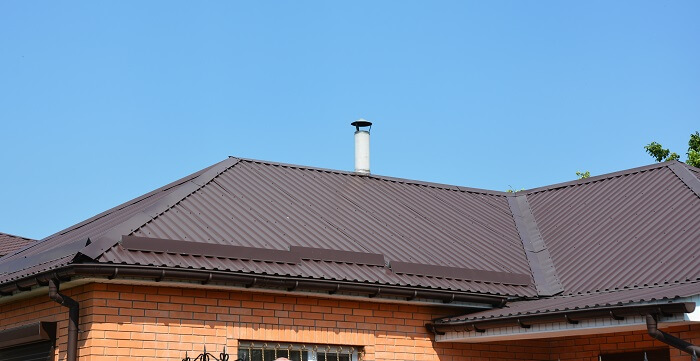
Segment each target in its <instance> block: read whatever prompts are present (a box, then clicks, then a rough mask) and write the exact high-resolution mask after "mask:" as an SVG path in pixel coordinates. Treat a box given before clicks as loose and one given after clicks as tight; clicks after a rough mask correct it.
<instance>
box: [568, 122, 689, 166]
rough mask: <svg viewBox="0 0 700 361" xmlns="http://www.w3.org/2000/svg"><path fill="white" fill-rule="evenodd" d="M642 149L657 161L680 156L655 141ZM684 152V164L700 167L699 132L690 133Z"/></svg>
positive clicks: (677, 158) (675, 158)
mask: <svg viewBox="0 0 700 361" xmlns="http://www.w3.org/2000/svg"><path fill="white" fill-rule="evenodd" d="M644 149H645V150H646V151H647V153H649V155H650V156H652V157H653V158H654V159H656V161H657V162H666V161H669V160H679V159H680V158H681V157H680V156H679V155H678V153H675V152H671V151H670V150H669V149H664V147H663V146H662V145H661V144H659V143H657V142H651V143H649V144H647V145H646V146H644ZM685 154H686V155H688V159H687V160H686V161H685V163H686V164H688V165H691V166H693V167H700V132H695V133H694V134H691V135H690V140H689V141H688V152H687V153H685ZM577 174H578V173H577Z"/></svg>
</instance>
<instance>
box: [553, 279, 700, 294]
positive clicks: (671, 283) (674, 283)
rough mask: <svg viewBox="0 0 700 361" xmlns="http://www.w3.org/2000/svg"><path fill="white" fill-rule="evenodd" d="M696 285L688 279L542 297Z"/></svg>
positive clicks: (694, 281) (695, 280) (699, 280)
mask: <svg viewBox="0 0 700 361" xmlns="http://www.w3.org/2000/svg"><path fill="white" fill-rule="evenodd" d="M694 283H700V278H696V279H686V280H683V281H675V282H668V283H652V284H647V285H641V286H630V287H622V288H613V289H609V288H608V289H603V290H593V291H591V292H578V293H568V294H562V295H556V296H552V297H542V298H540V299H543V298H567V297H581V296H594V295H601V294H608V293H616V292H625V291H633V290H644V289H652V288H663V287H669V286H682V285H689V284H694Z"/></svg>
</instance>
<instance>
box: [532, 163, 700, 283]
mask: <svg viewBox="0 0 700 361" xmlns="http://www.w3.org/2000/svg"><path fill="white" fill-rule="evenodd" d="M681 164H682V163H678V162H674V163H670V162H669V163H662V164H659V165H654V166H652V167H643V168H639V169H633V170H630V171H627V172H624V173H617V174H612V175H609V176H602V177H596V178H595V179H589V180H588V181H585V182H577V183H575V184H570V185H566V186H561V187H556V188H548V189H543V190H535V191H532V192H528V194H527V198H528V201H529V203H530V206H531V208H532V212H533V214H534V216H535V218H536V219H537V225H538V228H539V230H540V232H541V233H542V236H543V238H544V239H545V242H546V244H547V248H548V250H549V252H550V255H551V257H552V261H553V264H554V267H555V268H556V270H557V274H558V276H559V279H560V280H561V282H562V284H563V286H564V289H565V293H567V294H571V293H579V292H591V291H595V290H608V289H616V288H624V287H635V286H640V285H645V284H661V283H664V282H676V281H686V280H696V279H699V278H700V262H698V260H697V259H696V257H698V253H699V251H700V242H699V241H700V221H699V220H700V197H698V195H697V194H695V193H694V192H693V191H692V190H691V189H689V187H688V185H686V184H685V183H684V182H683V181H681V180H680V178H679V176H678V174H677V173H679V172H681V171H682V170H686V172H687V169H686V168H683V167H680V168H679V167H678V166H679V165H681ZM687 174H691V173H690V172H687ZM681 175H682V174H681ZM696 180H697V179H696Z"/></svg>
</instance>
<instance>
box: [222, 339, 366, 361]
mask: <svg viewBox="0 0 700 361" xmlns="http://www.w3.org/2000/svg"><path fill="white" fill-rule="evenodd" d="M253 349H257V350H275V349H276V350H278V352H282V353H283V354H284V355H278V357H286V356H289V355H290V353H287V351H289V352H292V353H293V352H298V351H306V352H308V354H307V355H308V356H307V357H308V359H307V360H302V361H325V360H324V357H323V356H322V355H323V354H324V353H327V354H333V353H339V354H341V355H349V356H350V357H349V359H350V361H361V360H362V354H363V350H362V347H361V346H349V345H332V344H316V343H309V344H307V343H297V342H264V341H249V340H243V341H239V342H238V350H237V353H236V354H237V355H239V356H238V357H240V352H241V351H244V352H246V351H247V350H253ZM348 351H349V352H348ZM320 355H321V356H320ZM241 360H242V361H253V360H248V359H241ZM265 361H274V359H273V360H267V359H265Z"/></svg>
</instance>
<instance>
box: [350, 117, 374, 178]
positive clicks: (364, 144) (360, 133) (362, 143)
mask: <svg viewBox="0 0 700 361" xmlns="http://www.w3.org/2000/svg"><path fill="white" fill-rule="evenodd" d="M351 125H352V126H354V127H355V172H357V173H362V174H369V131H370V130H371V129H372V122H368V121H366V120H364V119H359V120H357V121H355V122H352V123H351ZM364 127H369V129H367V130H364V129H360V128H364Z"/></svg>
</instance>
